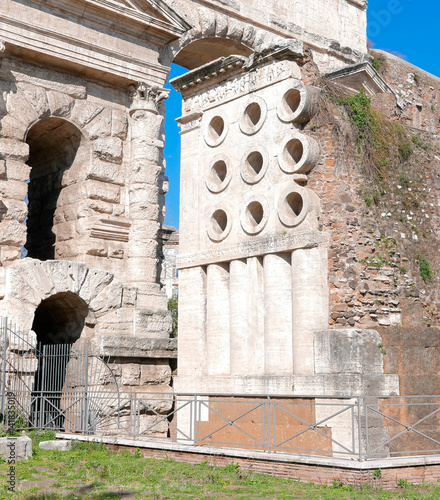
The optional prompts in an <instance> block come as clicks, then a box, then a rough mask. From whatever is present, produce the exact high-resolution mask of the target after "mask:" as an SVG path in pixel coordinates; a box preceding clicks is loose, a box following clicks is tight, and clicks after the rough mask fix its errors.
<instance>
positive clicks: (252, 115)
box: [244, 102, 261, 129]
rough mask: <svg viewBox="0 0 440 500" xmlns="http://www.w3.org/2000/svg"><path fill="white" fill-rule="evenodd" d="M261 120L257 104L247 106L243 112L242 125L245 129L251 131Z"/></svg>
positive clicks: (259, 108)
mask: <svg viewBox="0 0 440 500" xmlns="http://www.w3.org/2000/svg"><path fill="white" fill-rule="evenodd" d="M260 120H261V107H260V105H259V104H258V103H256V102H253V103H252V104H249V106H248V107H247V108H246V110H245V112H244V124H245V126H246V127H247V128H249V129H252V128H254V127H256V126H257V125H258V122H259V121H260Z"/></svg>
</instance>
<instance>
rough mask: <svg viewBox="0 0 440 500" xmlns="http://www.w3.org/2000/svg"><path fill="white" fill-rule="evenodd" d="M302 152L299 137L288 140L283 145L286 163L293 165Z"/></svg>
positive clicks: (298, 159)
mask: <svg viewBox="0 0 440 500" xmlns="http://www.w3.org/2000/svg"><path fill="white" fill-rule="evenodd" d="M303 154H304V147H303V145H302V142H301V141H300V140H299V139H292V140H290V141H289V142H288V143H287V144H286V145H285V147H284V151H283V157H284V161H285V162H286V163H287V165H289V166H291V167H295V165H296V164H297V163H299V162H300V161H301V159H302V156H303Z"/></svg>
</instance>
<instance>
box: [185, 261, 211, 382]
mask: <svg viewBox="0 0 440 500" xmlns="http://www.w3.org/2000/svg"><path fill="white" fill-rule="evenodd" d="M179 274H180V276H179V284H180V286H179V337H178V352H179V375H181V376H200V375H201V370H202V367H205V366H206V363H205V360H206V355H207V353H206V272H205V270H204V269H203V268H202V267H191V268H188V269H181V270H180V271H179ZM203 375H206V373H203Z"/></svg>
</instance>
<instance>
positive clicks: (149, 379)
mask: <svg viewBox="0 0 440 500" xmlns="http://www.w3.org/2000/svg"><path fill="white" fill-rule="evenodd" d="M140 368H141V377H140V381H139V383H140V385H169V383H170V381H171V368H170V365H169V362H168V360H164V359H157V360H156V359H155V360H149V361H148V364H142V365H141V367H140Z"/></svg>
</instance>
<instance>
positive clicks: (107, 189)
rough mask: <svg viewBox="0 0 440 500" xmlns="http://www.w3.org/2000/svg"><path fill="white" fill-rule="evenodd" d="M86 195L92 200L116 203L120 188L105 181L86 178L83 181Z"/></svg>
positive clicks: (118, 198)
mask: <svg viewBox="0 0 440 500" xmlns="http://www.w3.org/2000/svg"><path fill="white" fill-rule="evenodd" d="M85 185H86V191H87V196H88V197H89V198H91V199H92V200H102V201H107V202H110V203H118V202H119V200H120V189H119V187H117V186H113V185H109V184H107V183H103V182H99V181H95V180H88V181H86V183H85Z"/></svg>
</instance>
